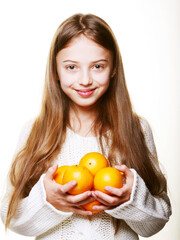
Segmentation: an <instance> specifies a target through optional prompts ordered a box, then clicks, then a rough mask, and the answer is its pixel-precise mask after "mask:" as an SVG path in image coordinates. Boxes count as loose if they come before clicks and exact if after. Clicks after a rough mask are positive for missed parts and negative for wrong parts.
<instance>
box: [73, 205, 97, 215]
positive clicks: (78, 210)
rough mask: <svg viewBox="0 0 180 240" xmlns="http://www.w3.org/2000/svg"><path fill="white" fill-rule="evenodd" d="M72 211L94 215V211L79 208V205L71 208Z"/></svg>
mask: <svg viewBox="0 0 180 240" xmlns="http://www.w3.org/2000/svg"><path fill="white" fill-rule="evenodd" d="M71 212H74V213H76V214H81V215H84V216H90V215H92V212H90V211H87V210H83V209H81V208H77V207H72V208H71Z"/></svg>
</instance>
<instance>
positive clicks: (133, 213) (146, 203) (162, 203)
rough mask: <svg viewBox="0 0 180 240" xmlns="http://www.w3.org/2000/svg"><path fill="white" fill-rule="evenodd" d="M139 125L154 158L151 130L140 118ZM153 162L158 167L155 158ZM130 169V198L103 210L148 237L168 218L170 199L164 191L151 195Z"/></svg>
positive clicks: (135, 173) (154, 150)
mask: <svg viewBox="0 0 180 240" xmlns="http://www.w3.org/2000/svg"><path fill="white" fill-rule="evenodd" d="M141 125H142V129H143V131H144V136H145V140H146V144H147V146H148V148H149V150H150V152H151V153H152V154H153V156H154V158H155V159H156V156H157V155H156V148H155V144H154V140H153V135H152V131H151V129H150V127H149V125H148V123H147V122H146V121H144V120H142V121H141ZM154 164H155V165H156V167H157V168H158V164H157V162H156V160H155V162H154ZM131 171H132V172H133V174H134V183H133V188H132V193H131V197H130V200H129V201H127V202H125V203H124V204H122V205H120V206H118V207H116V208H114V209H112V210H106V211H105V212H106V213H108V214H110V215H111V216H113V217H115V218H117V219H122V220H124V221H125V222H126V223H127V224H128V225H129V226H130V227H131V228H132V229H133V230H134V231H135V232H136V233H137V234H139V235H140V236H143V237H149V236H152V235H153V234H155V233H157V232H158V231H160V230H161V229H162V228H163V227H164V225H165V224H166V222H167V221H168V220H169V217H170V215H171V204H170V200H169V198H168V196H167V194H166V193H165V192H163V193H162V194H161V195H160V196H153V195H152V194H151V193H150V191H149V190H148V188H147V187H146V184H145V182H144V180H143V179H142V178H141V177H140V176H139V175H138V173H137V172H136V171H135V170H134V169H131Z"/></svg>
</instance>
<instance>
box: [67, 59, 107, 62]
mask: <svg viewBox="0 0 180 240" xmlns="http://www.w3.org/2000/svg"><path fill="white" fill-rule="evenodd" d="M66 62H73V63H78V61H74V60H70V59H67V60H64V61H63V63H66ZM97 62H109V61H108V59H98V60H95V61H92V63H97Z"/></svg>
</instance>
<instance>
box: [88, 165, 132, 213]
mask: <svg viewBox="0 0 180 240" xmlns="http://www.w3.org/2000/svg"><path fill="white" fill-rule="evenodd" d="M115 168H116V169H117V170H119V171H120V172H123V174H124V178H125V184H124V185H123V187H122V188H114V187H111V186H106V187H105V190H106V191H108V192H109V193H111V194H112V195H108V194H106V193H103V192H101V191H96V190H95V191H94V192H92V196H93V197H94V198H95V199H96V200H98V201H99V202H101V203H102V205H99V206H94V207H93V209H94V210H107V209H111V208H114V207H117V206H119V205H121V204H122V203H124V202H127V201H128V200H129V199H130V196H131V192H132V187H133V182H134V174H133V173H132V171H131V170H130V169H129V168H128V167H127V166H126V165H121V166H115Z"/></svg>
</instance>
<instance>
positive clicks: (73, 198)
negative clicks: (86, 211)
mask: <svg viewBox="0 0 180 240" xmlns="http://www.w3.org/2000/svg"><path fill="white" fill-rule="evenodd" d="M90 196H91V192H90V191H87V192H84V193H81V194H78V195H68V196H67V198H66V200H67V201H68V202H69V203H72V204H79V205H82V202H90V201H91V200H93V198H92V197H90Z"/></svg>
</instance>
